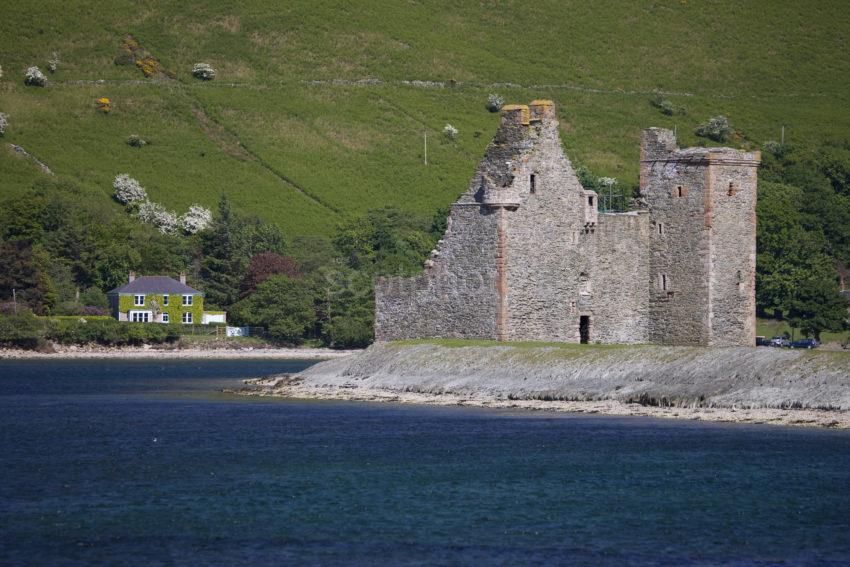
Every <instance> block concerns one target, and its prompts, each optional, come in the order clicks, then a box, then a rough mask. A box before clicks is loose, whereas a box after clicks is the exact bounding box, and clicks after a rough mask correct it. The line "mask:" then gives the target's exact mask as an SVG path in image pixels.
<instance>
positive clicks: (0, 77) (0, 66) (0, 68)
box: [0, 65, 3, 79]
mask: <svg viewBox="0 0 850 567" xmlns="http://www.w3.org/2000/svg"><path fill="white" fill-rule="evenodd" d="M2 78H3V66H2V65H0V79H2Z"/></svg>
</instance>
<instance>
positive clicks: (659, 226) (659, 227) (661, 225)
mask: <svg viewBox="0 0 850 567" xmlns="http://www.w3.org/2000/svg"><path fill="white" fill-rule="evenodd" d="M658 234H661V235H663V234H664V223H663V222H660V223H658Z"/></svg>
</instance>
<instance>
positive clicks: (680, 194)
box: [676, 185, 685, 197]
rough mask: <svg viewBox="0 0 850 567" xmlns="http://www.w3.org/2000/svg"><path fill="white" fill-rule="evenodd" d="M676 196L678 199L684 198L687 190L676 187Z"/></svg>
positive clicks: (679, 186)
mask: <svg viewBox="0 0 850 567" xmlns="http://www.w3.org/2000/svg"><path fill="white" fill-rule="evenodd" d="M676 196H677V197H684V196H685V188H684V187H682V186H681V185H677V186H676Z"/></svg>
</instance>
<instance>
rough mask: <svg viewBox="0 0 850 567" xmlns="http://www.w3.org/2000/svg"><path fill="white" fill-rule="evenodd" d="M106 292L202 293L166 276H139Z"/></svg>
mask: <svg viewBox="0 0 850 567" xmlns="http://www.w3.org/2000/svg"><path fill="white" fill-rule="evenodd" d="M107 293H108V294H121V293H167V294H175V295H179V294H187V295H188V294H195V295H203V294H202V293H201V292H200V291H198V290H197V289H193V288H191V287H189V286H188V285H186V284H182V283H180V282H178V281H177V280H175V279H174V278H169V277H168V276H139V277H137V278H136V279H134V280H133V281H131V282H130V283H125V284H124V285H122V286H120V287H116V288H115V289H112V290H109V291H108V292H107Z"/></svg>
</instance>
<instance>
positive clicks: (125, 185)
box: [112, 173, 148, 205]
mask: <svg viewBox="0 0 850 567" xmlns="http://www.w3.org/2000/svg"><path fill="white" fill-rule="evenodd" d="M112 188H113V189H115V199H116V200H117V201H118V202H119V203H121V204H122V205H129V204H131V203H140V202H142V201H145V200H147V198H148V193H147V191H145V188H144V187H142V186H141V185H139V182H138V181H136V180H135V179H133V178H132V177H130V176H129V175H127V174H126V173H121V174H119V175H116V176H115V180H114V181H112Z"/></svg>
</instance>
